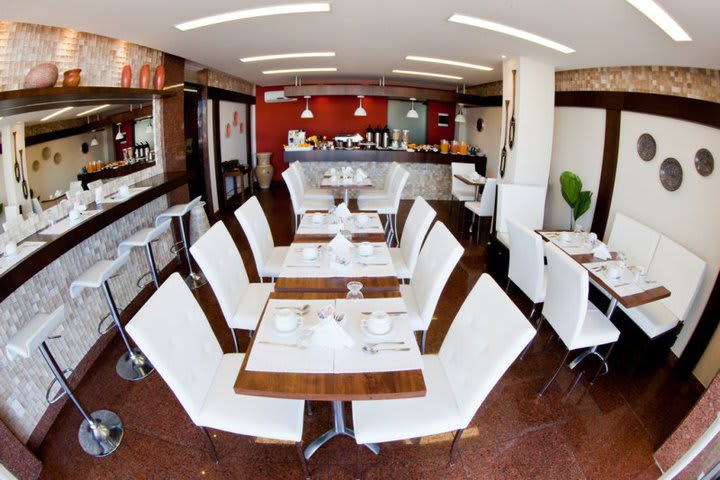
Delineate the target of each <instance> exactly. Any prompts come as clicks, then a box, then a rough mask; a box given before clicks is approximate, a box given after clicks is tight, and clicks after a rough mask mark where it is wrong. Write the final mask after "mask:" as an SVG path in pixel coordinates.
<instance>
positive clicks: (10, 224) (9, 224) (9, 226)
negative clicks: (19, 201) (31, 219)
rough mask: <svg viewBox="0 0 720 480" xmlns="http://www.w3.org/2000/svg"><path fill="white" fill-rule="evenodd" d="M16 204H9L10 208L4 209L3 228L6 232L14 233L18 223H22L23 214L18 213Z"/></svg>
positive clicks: (18, 226)
mask: <svg viewBox="0 0 720 480" xmlns="http://www.w3.org/2000/svg"><path fill="white" fill-rule="evenodd" d="M14 207H18V206H17V205H10V208H9V209H8V210H6V211H5V221H4V222H3V225H2V226H3V230H4V231H5V232H6V233H10V234H12V233H14V232H15V230H17V229H18V228H20V225H21V224H22V223H23V221H24V219H23V216H22V215H21V214H20V213H19V212H20V210H19V208H17V209H16V208H14Z"/></svg>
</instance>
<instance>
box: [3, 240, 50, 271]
mask: <svg viewBox="0 0 720 480" xmlns="http://www.w3.org/2000/svg"><path fill="white" fill-rule="evenodd" d="M43 245H45V242H31V241H27V242H23V243H21V244H19V245H18V247H17V253H16V254H15V255H12V256H8V255H3V256H2V257H0V275H2V274H3V273H5V272H6V271H8V270H10V269H11V268H12V267H13V266H15V264H17V263H19V262H20V261H21V260H22V259H23V258H25V257H27V256H28V255H30V254H31V253H33V252H34V251H35V250H37V249H38V248H40V247H42V246H43Z"/></svg>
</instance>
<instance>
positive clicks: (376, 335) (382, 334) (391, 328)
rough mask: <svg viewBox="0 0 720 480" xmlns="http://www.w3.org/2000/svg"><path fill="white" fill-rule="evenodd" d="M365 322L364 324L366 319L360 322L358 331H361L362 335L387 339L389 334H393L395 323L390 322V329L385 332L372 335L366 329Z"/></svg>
mask: <svg viewBox="0 0 720 480" xmlns="http://www.w3.org/2000/svg"><path fill="white" fill-rule="evenodd" d="M365 322H366V319H363V320H362V321H361V322H360V330H362V332H363V334H365V335H367V336H368V337H370V338H384V337H387V336H388V335H390V334H391V333H393V331H394V330H395V322H392V323H391V324H390V329H389V330H388V331H387V332H385V333H373V332H371V331H370V330H369V329H368V328H367V326H366V324H365Z"/></svg>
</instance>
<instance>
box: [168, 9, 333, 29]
mask: <svg viewBox="0 0 720 480" xmlns="http://www.w3.org/2000/svg"><path fill="white" fill-rule="evenodd" d="M329 11H330V4H329V3H295V4H290V5H274V6H272V7H260V8H249V9H245V10H236V11H234V12H228V13H221V14H219V15H211V16H209V17H203V18H198V19H195V20H190V21H188V22H183V23H178V24H177V25H175V28H177V29H178V30H181V31H183V32H185V31H188V30H193V29H196V28H201V27H207V26H210V25H217V24H219V23H225V22H233V21H236V20H245V19H248V18H257V17H269V16H273V15H287V14H293V13H324V12H329Z"/></svg>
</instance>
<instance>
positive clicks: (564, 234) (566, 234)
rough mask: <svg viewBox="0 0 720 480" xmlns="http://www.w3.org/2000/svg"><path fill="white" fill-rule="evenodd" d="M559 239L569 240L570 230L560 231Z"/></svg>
mask: <svg viewBox="0 0 720 480" xmlns="http://www.w3.org/2000/svg"><path fill="white" fill-rule="evenodd" d="M560 241H561V242H566V243H567V242H569V241H570V232H560Z"/></svg>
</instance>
